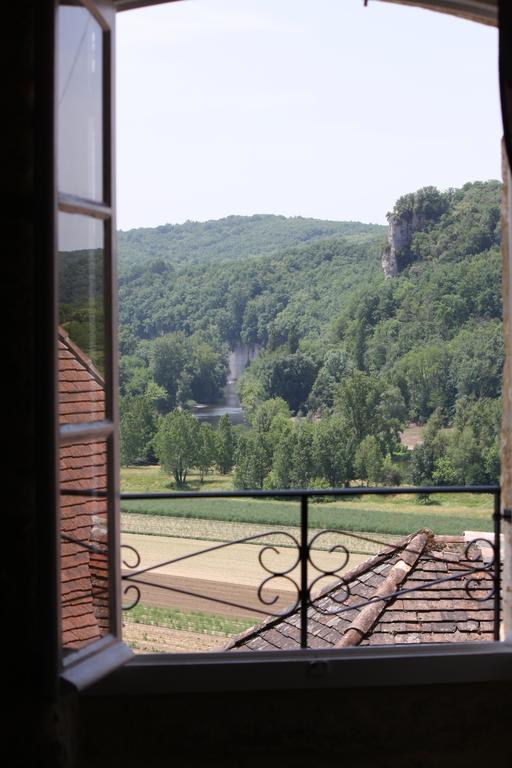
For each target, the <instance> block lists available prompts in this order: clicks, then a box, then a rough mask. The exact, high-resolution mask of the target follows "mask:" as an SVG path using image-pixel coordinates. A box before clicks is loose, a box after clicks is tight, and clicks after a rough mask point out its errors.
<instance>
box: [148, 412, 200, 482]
mask: <svg viewBox="0 0 512 768" xmlns="http://www.w3.org/2000/svg"><path fill="white" fill-rule="evenodd" d="M155 447H156V452H157V456H158V459H159V461H160V464H161V466H162V468H163V469H164V470H165V471H166V472H169V474H172V475H173V476H174V480H175V482H176V486H177V487H178V488H182V487H183V486H184V485H185V483H186V481H187V473H188V471H189V469H190V468H191V467H193V466H195V465H196V464H197V462H198V457H199V422H198V421H197V419H195V418H194V417H193V416H192V415H191V414H189V413H186V412H185V411H179V410H175V411H172V412H171V413H168V414H167V415H166V416H163V417H162V419H161V420H160V426H159V428H158V432H157V434H156V437H155Z"/></svg>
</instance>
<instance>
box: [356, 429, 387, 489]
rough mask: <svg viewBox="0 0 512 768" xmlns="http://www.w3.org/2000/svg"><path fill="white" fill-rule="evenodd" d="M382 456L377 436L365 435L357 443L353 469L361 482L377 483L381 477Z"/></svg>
mask: <svg viewBox="0 0 512 768" xmlns="http://www.w3.org/2000/svg"><path fill="white" fill-rule="evenodd" d="M383 463H384V456H383V455H382V451H381V449H380V447H379V443H378V441H377V438H376V437H374V436H373V435H367V436H366V437H365V438H364V440H362V441H361V443H360V444H359V445H358V447H357V449H356V453H355V457H354V469H355V473H356V475H357V477H359V478H360V479H361V481H362V482H364V481H365V480H366V481H367V485H370V483H375V484H378V483H379V482H380V479H381V474H382V465H383Z"/></svg>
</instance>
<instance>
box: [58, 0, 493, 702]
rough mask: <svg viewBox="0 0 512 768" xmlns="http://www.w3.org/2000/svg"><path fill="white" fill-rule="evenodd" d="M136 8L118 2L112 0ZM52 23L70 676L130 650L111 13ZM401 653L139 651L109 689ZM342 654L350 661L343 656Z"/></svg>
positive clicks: (374, 672)
mask: <svg viewBox="0 0 512 768" xmlns="http://www.w3.org/2000/svg"><path fill="white" fill-rule="evenodd" d="M142 4H144V3H142V2H139V3H137V2H135V3H129V2H124V3H123V2H120V3H119V6H120V7H121V8H124V7H129V6H132V7H135V6H136V5H142ZM98 8H100V9H101V10H98ZM56 23H57V30H58V32H57V41H58V52H59V59H58V77H57V89H56V103H57V131H58V138H59V153H58V174H57V180H58V198H57V207H58V238H57V241H58V257H57V262H56V274H57V282H58V303H59V307H58V322H59V327H58V330H57V336H56V343H57V345H58V352H59V365H58V367H57V371H58V377H57V378H58V385H59V397H60V417H59V439H60V455H59V462H58V470H59V475H60V483H61V503H60V531H59V532H60V534H61V540H62V544H61V555H60V556H61V562H62V573H63V576H62V579H61V590H62V597H61V645H62V649H63V650H62V663H63V672H64V677H65V678H66V679H68V680H69V681H70V682H72V683H73V684H75V685H77V686H82V685H87V684H90V683H91V682H93V681H94V680H96V679H100V678H101V677H102V676H103V675H105V674H106V673H107V672H108V671H110V670H111V669H115V668H116V667H117V666H118V665H119V664H120V663H122V662H123V661H125V660H126V659H127V658H129V656H130V652H129V651H128V650H127V649H126V648H125V647H124V646H123V645H122V643H121V642H120V615H119V611H120V606H119V591H120V590H119V580H120V564H119V555H118V551H119V541H118V534H119V519H118V487H119V486H118V477H117V464H118V462H117V445H116V440H117V438H116V422H115V420H116V398H115V394H114V393H115V392H116V388H117V382H116V371H115V365H114V357H115V352H114V343H113V338H114V333H115V320H114V315H115V298H114V293H115V268H114V264H113V253H114V246H113V237H114V213H115V211H114V195H113V186H112V179H113V171H112V169H113V158H112V149H111V147H112V143H111V142H112V135H111V132H112V124H113V116H112V109H113V107H112V98H113V86H112V65H111V61H112V55H113V36H114V29H113V23H114V17H113V13H112V9H111V8H110V7H109V4H108V3H106V2H102V3H101V4H100V3H98V5H96V4H94V3H92V2H89V0H84V2H82V3H80V2H73V3H72V2H66V3H65V2H63V3H61V5H60V6H59V8H58V11H57V17H56ZM78 459H80V460H78ZM84 459H85V461H84ZM84 467H87V471H84ZM77 520H78V521H79V524H77ZM504 651H506V649H505V648H503V649H499V650H497V649H496V648H492V649H491V648H489V647H485V648H480V649H478V650H474V649H473V650H472V649H468V648H465V649H463V650H462V651H461V649H460V647H458V648H453V649H451V650H450V652H449V656H450V659H448V660H446V659H445V660H444V661H443V660H442V657H443V652H442V651H439V652H438V653H437V655H438V656H439V658H441V662H440V665H439V676H440V678H441V679H442V676H443V675H444V674H446V669H447V664H449V665H450V668H451V673H452V674H453V675H455V677H456V679H471V677H472V675H474V670H468V666H467V663H465V659H468V657H470V663H471V659H473V658H475V657H478V658H481V659H483V660H484V661H485V662H486V664H484V671H483V673H482V674H484V675H488V674H491V672H490V669H491V667H492V659H493V658H494V656H495V654H496V653H498V652H500V653H501V652H504ZM405 655H406V656H407V657H408V661H407V664H408V665H409V666H408V669H409V670H410V672H411V676H410V678H409V680H410V681H415V680H416V681H417V680H420V679H425V674H426V671H427V670H430V672H431V671H432V658H433V656H435V655H436V654H433V653H432V651H431V649H429V648H420V649H418V648H415V649H413V650H412V651H411V652H410V653H408V654H405ZM403 656H404V653H403V651H402V650H401V649H400V648H393V649H388V650H386V651H383V650H382V649H378V650H377V652H376V653H374V654H371V653H367V654H365V653H364V652H363V651H362V650H359V649H351V650H350V651H348V652H347V653H345V654H344V655H340V654H339V653H337V652H335V651H334V652H322V654H321V658H318V655H317V656H315V655H314V654H313V655H312V654H311V653H310V652H307V651H305V652H302V651H301V652H298V653H297V654H296V655H294V656H293V657H292V656H290V655H286V654H283V655H282V656H279V658H276V657H274V656H272V657H271V656H267V655H266V656H265V657H264V658H263V657H262V656H261V655H260V654H257V653H256V654H255V655H254V657H251V659H247V660H244V661H245V663H244V662H242V661H241V660H240V657H239V656H238V657H236V668H237V669H240V665H241V664H242V666H244V673H245V672H246V673H247V677H244V678H243V679H242V678H241V677H240V676H239V675H238V674H233V672H228V671H227V670H228V665H229V663H230V661H232V662H233V663H235V662H234V659H233V660H231V659H230V660H229V661H227V660H226V658H225V657H224V656H217V655H213V656H212V657H211V658H209V659H205V658H204V657H201V658H197V659H194V660H190V659H186V660H183V659H179V658H178V659H177V661H176V663H175V665H170V663H169V662H170V659H169V658H168V657H162V658H158V659H155V658H154V657H153V658H152V657H148V658H145V659H140V660H137V661H134V662H132V663H131V664H130V665H129V666H128V667H126V668H125V670H123V674H122V675H118V676H117V679H118V681H119V684H120V685H121V686H122V685H125V684H128V685H132V683H133V684H140V685H141V686H143V685H145V684H146V681H148V680H149V681H150V682H149V683H147V684H148V685H150V686H151V688H152V690H153V691H155V686H161V687H162V689H163V688H165V687H166V686H168V685H169V684H172V686H173V687H175V688H176V687H177V688H180V687H183V688H184V689H185V688H186V689H188V690H190V689H191V688H194V687H198V688H200V687H204V686H207V685H208V684H209V683H208V681H207V678H206V677H205V674H206V672H208V673H209V674H211V678H210V680H211V684H212V685H223V686H224V687H229V686H230V685H232V686H233V687H236V686H237V685H244V684H252V685H256V686H257V687H260V686H265V687H267V686H269V685H273V684H276V678H275V669H276V665H280V667H279V669H280V674H281V684H282V685H291V686H299V685H304V684H313V685H315V684H319V682H318V681H328V683H329V684H340V683H344V684H347V685H350V684H354V682H356V681H357V680H359V679H360V677H361V669H364V670H365V674H366V672H368V674H369V675H371V679H372V681H373V682H375V680H379V679H382V680H386V679H387V678H386V672H385V671H383V670H384V666H383V665H382V658H383V657H385V658H387V659H388V660H389V661H390V662H391V667H393V665H394V664H395V662H398V663H399V664H402V663H403V662H404V659H403ZM93 660H94V661H93ZM354 660H357V663H358V666H357V669H356V668H355V667H353V666H350V664H351V662H352V661H354ZM125 674H126V677H123V675H125ZM477 674H478V673H477ZM226 675H228V680H226ZM434 677H435V675H434ZM367 679H368V678H367ZM432 679H433V678H432V676H431V677H430V680H431V681H432ZM125 680H128V683H126V682H124V681H125ZM320 684H322V683H321V682H320Z"/></svg>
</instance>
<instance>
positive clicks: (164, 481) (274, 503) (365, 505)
mask: <svg viewBox="0 0 512 768" xmlns="http://www.w3.org/2000/svg"><path fill="white" fill-rule="evenodd" d="M230 481H231V478H229V477H224V478H223V477H222V476H220V475H217V476H210V478H209V482H208V483H205V484H204V486H203V490H212V489H213V488H225V489H226V490H228V489H229V488H230V487H231V482H230ZM195 486H196V483H194V482H192V483H191V487H195ZM122 488H123V491H137V492H142V491H145V490H147V491H169V490H172V488H171V486H170V482H169V478H168V477H166V476H165V475H164V474H162V473H161V472H160V471H159V468H158V467H144V468H133V469H132V468H127V469H123V470H122ZM431 500H432V504H431V505H430V504H418V503H417V499H416V497H414V496H409V495H404V496H402V495H400V496H387V497H382V496H380V497H375V499H371V498H369V497H368V496H363V497H360V498H356V499H355V498H353V497H351V498H349V499H347V500H341V501H340V500H337V501H331V502H328V503H326V502H325V501H324V502H314V501H311V502H310V505H309V509H310V516H309V524H310V526H311V527H312V528H332V529H335V530H347V531H367V532H372V533H396V534H400V535H404V534H408V533H412V532H413V531H415V530H417V529H418V528H423V527H425V528H430V529H431V530H432V531H433V532H434V533H436V534H440V533H444V534H460V533H462V532H463V531H465V530H475V531H490V530H492V508H493V502H492V497H491V496H485V495H480V494H478V495H477V494H455V495H453V494H442V493H440V494H436V495H435V496H433V497H432V499H431ZM121 509H122V511H123V512H124V513H130V512H136V513H138V514H146V515H164V516H170V517H185V518H196V519H202V520H222V521H229V522H235V523H243V522H246V523H261V524H265V525H278V526H279V525H286V526H297V525H298V524H299V514H300V511H299V503H298V501H280V500H272V499H232V498H230V499H209V498H208V499H175V500H173V499H164V500H141V501H126V500H125V501H122V503H121Z"/></svg>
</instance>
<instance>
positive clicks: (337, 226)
mask: <svg viewBox="0 0 512 768" xmlns="http://www.w3.org/2000/svg"><path fill="white" fill-rule="evenodd" d="M379 230H380V231H383V230H384V228H383V227H379V226H378V225H373V224H361V223H360V222H357V221H324V220H320V219H305V218H303V217H302V216H296V217H293V218H287V217H285V216H272V215H265V214H257V215H254V216H228V217H226V218H224V219H219V220H218V221H205V222H197V221H187V222H185V224H174V225H173V224H164V225H163V226H161V227H155V228H153V229H149V228H140V229H130V230H128V231H126V232H123V231H120V232H118V233H117V247H118V260H119V268H120V273H121V274H125V273H126V272H127V271H129V270H130V268H132V267H135V269H136V270H139V269H140V268H141V267H142V268H144V267H145V266H146V264H147V263H148V262H150V261H154V260H155V259H156V260H159V259H161V260H162V261H164V263H166V264H167V265H170V264H172V265H173V266H174V267H183V266H189V265H191V264H213V263H215V262H219V261H227V260H230V261H231V260H232V261H239V260H240V259H244V258H245V257H247V256H257V255H261V254H264V253H273V252H274V251H278V250H282V249H283V248H288V247H290V246H292V245H297V244H300V243H312V242H313V241H315V240H319V239H320V238H324V237H328V236H330V235H334V234H336V235H344V236H345V237H352V236H356V237H357V238H358V239H360V238H361V237H364V236H365V235H369V236H372V235H374V234H375V233H376V232H378V231H379Z"/></svg>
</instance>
